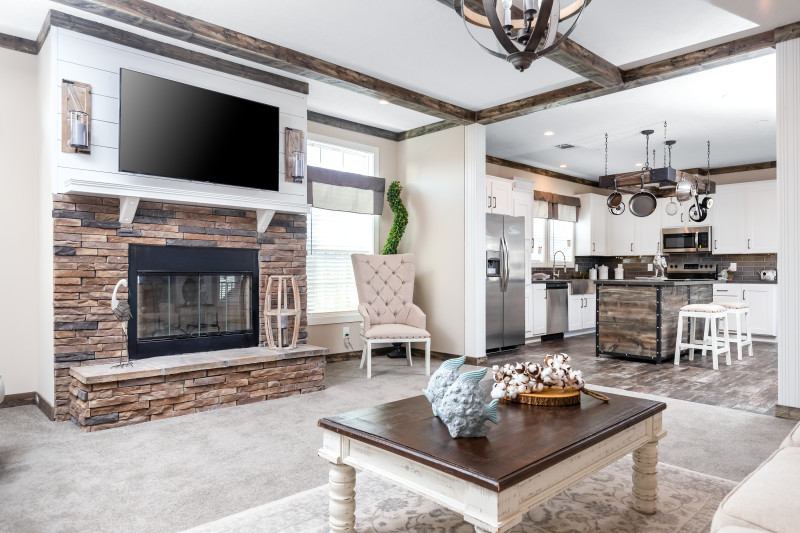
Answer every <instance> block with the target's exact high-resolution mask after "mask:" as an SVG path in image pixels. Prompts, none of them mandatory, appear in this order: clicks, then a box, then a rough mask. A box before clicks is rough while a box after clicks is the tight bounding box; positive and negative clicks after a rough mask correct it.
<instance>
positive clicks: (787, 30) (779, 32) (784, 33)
mask: <svg viewBox="0 0 800 533" xmlns="http://www.w3.org/2000/svg"><path fill="white" fill-rule="evenodd" d="M790 39H800V22H795V23H794V24H788V25H786V26H781V27H780V28H776V29H775V44H778V43H782V42H783V41H788V40H790Z"/></svg>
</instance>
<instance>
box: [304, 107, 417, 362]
mask: <svg viewBox="0 0 800 533" xmlns="http://www.w3.org/2000/svg"><path fill="white" fill-rule="evenodd" d="M308 133H309V134H310V135H322V136H325V137H328V138H331V139H338V140H340V141H345V142H351V143H358V144H363V145H366V146H370V147H373V148H377V149H378V177H381V178H385V179H386V186H387V187H388V186H389V183H391V182H392V181H394V180H395V179H398V178H397V142H395V141H390V140H389V139H383V138H380V137H373V136H372V135H366V134H363V133H357V132H354V131H348V130H343V129H341V128H335V127H333V126H327V125H325V124H318V123H316V122H310V121H309V122H308ZM406 194H407V193H406V192H404V193H403V198H405V197H406ZM393 220H394V215H393V214H392V210H391V209H389V204H384V206H383V215H381V220H380V230H379V239H378V250H377V251H378V252H379V253H380V248H382V247H383V245H384V243H385V242H386V236H387V235H388V234H389V229H390V228H391V227H392V221H393ZM404 239H405V237H404ZM343 327H349V328H350V341H351V343H352V345H353V349H354V350H356V351H361V349H362V348H363V347H364V344H363V343H362V342H361V338H360V337H359V335H358V332H359V330H360V329H361V321H360V320H358V321H353V322H343V323H336V324H317V325H309V326H308V328H307V331H308V343H309V344H313V345H315V346H324V347H325V348H328V349H329V350H330V351H331V353H342V352H349V351H350V349H349V348H348V347H346V346H345V345H344V340H343V338H342V328H343Z"/></svg>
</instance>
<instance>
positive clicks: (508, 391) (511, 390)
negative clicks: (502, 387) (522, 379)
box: [506, 385, 517, 400]
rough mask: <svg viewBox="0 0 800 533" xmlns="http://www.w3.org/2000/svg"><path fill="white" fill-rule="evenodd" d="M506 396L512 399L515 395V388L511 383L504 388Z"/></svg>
mask: <svg viewBox="0 0 800 533" xmlns="http://www.w3.org/2000/svg"><path fill="white" fill-rule="evenodd" d="M506 396H508V397H509V398H511V399H512V400H513V399H514V398H516V397H517V388H516V387H515V386H513V385H511V386H510V387H508V388H507V389H506Z"/></svg>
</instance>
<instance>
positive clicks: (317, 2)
mask: <svg viewBox="0 0 800 533" xmlns="http://www.w3.org/2000/svg"><path fill="white" fill-rule="evenodd" d="M154 1H155V3H157V4H159V5H163V6H165V7H168V8H170V9H175V10H177V11H180V12H182V13H186V14H188V15H192V16H195V17H198V18H201V19H204V20H208V21H210V22H213V23H216V24H220V25H222V26H225V27H228V28H231V29H234V30H237V31H240V32H244V33H247V34H250V35H254V36H256V37H259V38H262V39H265V40H268V41H271V42H274V43H277V44H280V45H282V46H287V47H289V48H293V49H296V50H299V51H302V52H305V53H308V54H311V55H314V56H316V57H320V58H323V59H327V60H329V61H332V62H334V63H337V64H340V65H344V66H347V67H350V68H354V69H356V70H358V71H361V72H364V73H367V74H370V75H373V76H376V77H378V78H381V79H384V80H386V81H389V82H392V83H396V84H398V85H400V86H403V87H407V88H409V89H412V90H416V91H418V92H421V93H424V94H427V95H430V96H434V97H436V98H440V99H442V100H445V101H448V102H452V103H454V104H458V105H462V106H464V107H467V108H470V109H482V108H485V107H490V106H493V105H497V104H499V103H503V102H507V101H510V100H514V99H518V98H522V97H525V96H530V95H532V94H537V93H541V92H544V91H547V90H552V89H555V88H558V87H562V86H566V85H571V84H573V83H577V82H580V81H583V79H582V78H580V77H578V76H576V75H575V74H573V73H572V72H570V71H568V70H566V69H564V68H562V67H560V66H558V65H556V64H554V63H552V62H550V61H547V60H546V59H545V60H540V61H537V62H536V63H534V65H533V66H532V67H531V68H530V69H528V70H527V71H526V72H525V73H522V74H520V73H519V72H516V71H515V70H514V69H513V68H512V67H511V66H510V65H508V64H507V63H505V62H503V61H502V60H499V59H496V58H493V57H491V56H489V55H488V54H486V53H485V52H483V51H482V50H480V48H479V47H478V45H477V44H476V43H475V42H474V41H473V40H472V39H471V38H470V37H469V36H468V35H467V34H466V30H465V29H464V27H463V24H462V22H461V20H460V18H459V17H458V16H457V15H456V14H455V13H454V11H453V10H452V9H450V8H448V7H447V6H444V5H442V4H441V3H440V2H438V1H437V0H403V2H393V3H387V2H377V1H375V0H337V1H336V2H331V1H330V0H303V1H302V2H277V1H273V2H263V1H259V0H224V1H223V0H206V1H204V2H197V1H196V0H154ZM398 6H399V7H402V9H397V7H398ZM48 9H56V10H61V11H66V12H71V13H75V14H77V15H79V16H82V17H85V18H90V19H95V20H102V21H103V22H105V23H106V24H110V25H113V26H119V27H124V28H125V29H127V30H128V31H136V32H138V33H143V34H146V35H151V36H152V35H153V34H149V33H148V32H143V31H140V30H136V29H134V28H131V27H129V26H125V25H122V24H119V23H114V22H112V21H109V20H108V19H101V18H99V17H93V16H92V15H90V14H88V13H86V12H82V11H78V10H74V9H71V8H68V7H66V6H63V5H61V4H56V3H52V2H49V1H47V0H0V32H4V33H10V34H12V35H19V36H22V37H27V38H35V36H36V35H37V34H38V32H39V29H40V28H41V24H42V21H43V19H44V16H45V14H46V12H47V10H48ZM798 20H800V1H799V0H671V1H670V2H664V1H663V0H635V1H633V0H594V1H593V2H592V4H591V5H590V6H589V7H588V8H587V9H586V12H585V13H584V15H583V17H582V19H581V22H580V24H579V26H578V28H577V30H576V31H575V33H573V35H572V37H573V38H574V39H575V40H576V41H577V42H579V43H580V44H582V45H583V46H585V47H587V48H588V49H590V50H592V51H593V52H595V53H598V54H599V55H601V56H603V57H605V58H606V59H609V60H610V61H612V62H614V63H615V64H619V65H621V66H631V65H636V64H641V63H646V62H649V61H651V60H653V59H657V58H661V57H664V56H667V55H671V53H673V52H674V51H676V50H680V51H685V50H687V49H696V48H698V47H699V46H700V43H702V44H703V45H708V44H712V43H716V42H720V41H724V40H729V39H731V38H733V36H742V35H747V34H753V33H757V32H760V31H765V30H766V29H771V28H774V27H776V26H780V25H783V24H789V23H792V22H795V21H798ZM158 38H159V39H163V40H166V41H168V42H176V43H177V41H172V40H170V39H165V38H163V37H160V36H159V37H158ZM180 44H181V46H184V47H187V48H192V49H198V50H202V51H203V52H204V53H208V54H213V55H220V56H222V57H225V56H224V55H223V54H219V53H217V52H214V51H212V50H208V49H204V48H198V47H196V46H193V45H187V44H186V43H180ZM767 61H768V60H767ZM744 65H747V66H739V67H730V68H733V69H734V70H736V69H737V68H738V69H744V70H740V71H739V72H740V75H745V76H747V75H750V74H751V71H750V70H749V69H756V70H758V69H759V68H765V67H763V66H761V67H759V65H763V63H751V62H748V63H745V64H744ZM261 68H263V67H261ZM267 70H269V69H267ZM715 72H717V71H711V72H708V73H703V74H698V75H695V76H690V77H686V78H684V79H682V80H674V81H672V82H664V83H658V84H655V85H652V86H649V87H645V88H641V89H636V90H633V91H626V92H624V93H620V94H616V95H612V96H608V97H604V98H599V99H595V100H591V101H588V102H584V103H581V104H573V105H570V106H566V107H564V108H559V109H553V110H549V111H546V112H541V113H536V114H534V115H532V116H529V117H523V118H520V119H515V120H512V121H508V122H504V123H500V124H497V125H493V126H491V127H489V130H488V135H487V137H488V142H489V153H491V154H492V155H496V156H499V157H507V158H509V159H515V160H518V161H521V162H527V163H531V164H535V165H538V166H549V167H552V168H556V169H558V165H559V164H561V163H562V161H560V160H558V157H566V155H567V154H557V155H548V150H547V149H546V146H543V145H541V144H540V141H541V139H539V138H537V135H538V134H537V135H534V136H531V135H530V131H532V129H535V128H538V127H539V125H540V124H544V123H545V122H547V123H548V124H549V125H548V126H547V128H548V129H553V130H556V131H558V135H559V136H564V137H566V136H570V137H572V138H573V140H575V142H584V141H583V140H585V139H589V138H593V137H595V136H596V132H597V131H600V132H601V134H602V131H604V130H605V128H606V127H609V128H610V132H617V134H618V135H622V132H627V131H638V130H639V129H642V128H644V127H645V126H647V125H648V124H650V123H651V122H653V123H655V122H660V121H661V120H664V119H666V120H668V121H670V123H671V124H674V128H675V130H674V131H675V137H678V133H679V131H678V129H677V128H679V127H681V126H680V124H687V125H689V124H699V126H697V127H698V129H700V130H702V131H698V132H697V134H698V135H700V136H701V137H702V136H703V135H706V134H709V135H710V134H713V137H714V138H713V139H712V140H714V139H717V138H718V139H719V140H718V141H715V146H717V145H719V146H720V151H719V152H718V153H717V152H715V155H717V156H718V157H715V158H714V159H715V161H714V164H716V165H717V166H723V165H727V164H735V163H734V162H733V161H734V160H736V161H739V160H743V161H742V162H754V161H756V160H768V159H770V157H768V155H769V154H773V156H772V158H774V152H775V147H774V134H773V133H774V96H772V93H771V94H770V95H766V89H764V87H763V86H762V87H761V89H762V92H763V95H762V96H764V98H762V99H760V100H758V101H757V102H756V101H742V102H737V104H736V105H732V104H730V103H726V101H725V99H722V100H720V99H717V100H716V101H713V96H712V95H711V94H709V92H708V91H709V90H710V87H711V86H713V84H714V83H718V82H717V81H714V76H716V75H717V74H714V73H715ZM722 72H723V71H720V74H718V75H719V76H723V75H722ZM731 72H733V71H731ZM759 72H760V71H759ZM283 74H284V75H287V74H285V73H283ZM704 76H710V78H706V77H704ZM290 77H295V76H290ZM721 79H724V80H727V81H724V83H729V84H730V85H732V86H736V85H739V82H740V81H741V78H740V79H733V78H725V77H724V76H723V78H721ZM751 79H752V78H751ZM761 79H763V80H766V81H767V83H768V84H770V83H772V82H773V80H774V74H768V78H761ZM704 80H705V81H704ZM708 80H710V81H708ZM695 83H697V84H698V85H697V86H696V87H694V88H692V86H693V84H695ZM720 83H721V82H720ZM309 84H310V94H309V99H308V102H309V108H310V109H312V110H314V111H318V112H321V113H325V114H329V115H333V116H338V117H341V118H346V119H349V120H354V121H357V122H362V123H366V124H370V125H373V126H378V127H383V128H385V129H389V130H392V131H402V130H406V129H411V128H414V127H418V126H422V125H425V124H430V123H432V122H436V121H438V119H436V118H433V117H430V116H427V115H424V114H421V113H417V112H414V111H410V110H407V109H404V108H401V107H397V106H393V105H378V104H376V102H375V100H374V99H372V98H369V97H365V96H362V95H358V94H355V93H352V92H349V91H346V90H344V89H340V88H337V87H333V86H330V85H327V84H323V83H320V82H314V81H310V82H309ZM675 87H683V89H681V91H683V92H682V93H681V94H683V98H682V99H677V98H675V97H674V96H673V95H674V94H675V93H676V89H675ZM757 89H758V87H756V88H751V90H754V91H755V90H757ZM773 93H774V91H773ZM701 94H702V95H706V96H703V97H702V98H701V97H700V95H701ZM765 95H766V96H765ZM731 101H732V100H730V99H729V100H728V102H731ZM767 101H769V102H772V103H770V104H766V103H764V102H767ZM762 104H763V105H762ZM766 105H771V106H772V107H771V109H772V111H771V114H770V115H769V116H765V118H764V119H765V120H768V122H767V123H766V125H762V126H759V129H758V130H755V131H754V130H752V129H747V128H744V129H743V130H734V129H732V128H733V127H737V128H738V127H741V126H742V124H741V123H740V122H736V120H735V115H736V114H742V115H747V116H750V115H754V116H755V115H758V116H761V115H764V112H765V109H764V106H766ZM611 109H613V110H615V111H614V112H610V111H609V110H611ZM633 109H638V110H640V111H637V112H634V111H632V110H633ZM687 109H694V110H695V111H693V112H688V111H686V110H687ZM743 110H744V111H746V112H745V113H741V112H742V111H743ZM636 113H639V115H641V116H636ZM693 113H694V114H696V113H699V114H701V115H702V117H703V119H702V120H701V121H697V122H693V121H692V120H690V119H691V117H692V116H694V115H693ZM743 120H744V119H743ZM759 120H760V119H759ZM598 125H602V126H598ZM612 125H616V127H615V128H613V129H612V128H611V126H612ZM687 127H688V126H687ZM598 128H599V129H598ZM764 130H770V131H771V132H770V134H769V135H766V136H763V135H762V136H760V133H759V132H762V131H764ZM579 132H580V134H579ZM706 132H707V133H706ZM682 135H683V136H682V137H680V139H688V137H687V135H688V133H684V134H682ZM752 135H757V136H759V137H758V139H761V138H762V137H770V136H772V140H771V144H770V146H766V144H765V142H762V140H758V139H754V141H753V142H744V146H743V148H744V149H743V150H734V149H732V150H731V152H730V154H725V153H723V152H722V148H721V147H722V146H731V147H735V146H736V143H737V142H738V141H737V140H736V139H737V138H739V137H743V138H750V137H749V136H752ZM517 139H530V141H526V142H527V144H526V143H523V142H520V141H517ZM552 140H553V138H550V141H552ZM565 142H567V141H566V140H565ZM587 142H588V141H587ZM620 142H621V141H620ZM584 144H586V143H584ZM686 144H688V142H686V143H685V142H680V143H679V144H678V145H677V147H676V155H677V154H680V156H681V157H684V156H685V157H686V158H687V160H689V159H691V160H692V161H694V160H695V159H696V157H694V156H692V154H691V153H690V152H688V149H686V148H684V146H686ZM682 149H683V150H687V152H686V153H684V152H683V150H682ZM618 150H619V154H620V157H621V159H622V160H621V161H620V162H619V163H615V165H619V166H620V167H624V166H625V165H627V164H628V163H627V162H625V161H627V159H628V158H629V157H628V156H627V155H624V154H625V152H623V147H622V145H620V147H619V148H618ZM643 151H644V150H643V149H642V152H643ZM570 157H575V160H574V161H572V160H570V161H566V163H567V164H568V165H569V167H568V169H566V172H568V173H574V174H576V175H584V176H596V175H597V174H598V173H599V172H598V170H596V169H591V170H590V167H591V164H590V163H589V158H588V156H587V158H586V159H585V160H582V159H581V158H579V157H578V152H573V154H572V155H570ZM612 157H613V156H612ZM751 157H753V158H756V159H750V158H751ZM640 158H641V157H640ZM745 159H746V160H745ZM699 163H700V162H692V163H687V164H688V165H689V166H697V165H698V164H699ZM681 164H682V165H683V163H681ZM684 166H686V165H684ZM561 170H562V171H565V170H564V169H561Z"/></svg>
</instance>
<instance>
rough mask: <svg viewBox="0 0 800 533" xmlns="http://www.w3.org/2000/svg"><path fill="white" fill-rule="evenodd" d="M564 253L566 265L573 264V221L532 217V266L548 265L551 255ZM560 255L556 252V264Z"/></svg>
mask: <svg viewBox="0 0 800 533" xmlns="http://www.w3.org/2000/svg"><path fill="white" fill-rule="evenodd" d="M558 251H561V252H563V253H564V259H565V260H566V263H567V266H568V267H573V266H574V265H575V223H574V222H565V221H563V220H549V219H546V218H534V219H533V251H532V252H531V262H532V263H533V265H534V266H545V265H546V266H550V265H552V264H553V255H555V253H556V252H558ZM561 261H562V257H561V254H558V265H559V266H561Z"/></svg>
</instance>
